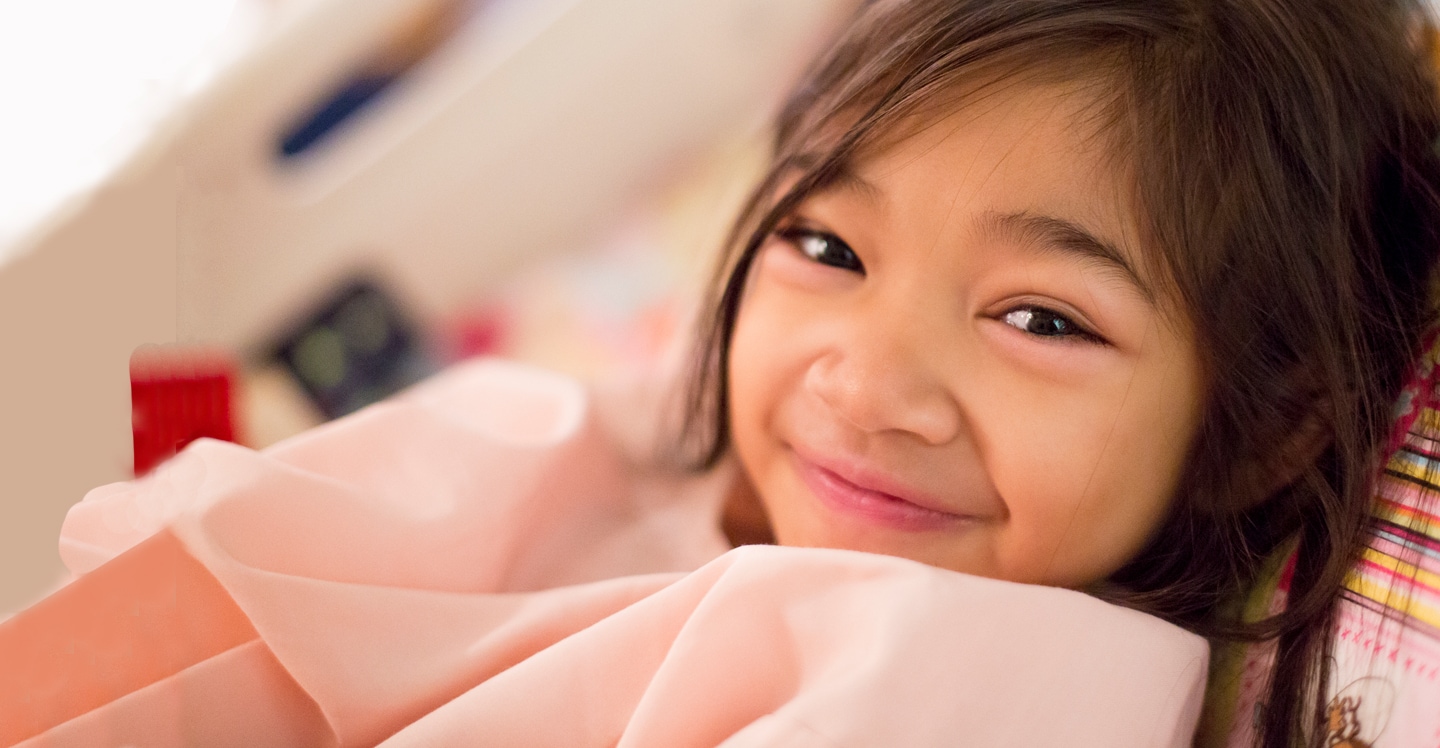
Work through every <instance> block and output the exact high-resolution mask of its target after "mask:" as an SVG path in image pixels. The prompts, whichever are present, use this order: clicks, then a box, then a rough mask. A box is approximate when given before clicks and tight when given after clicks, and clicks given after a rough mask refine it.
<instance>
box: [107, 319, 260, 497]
mask: <svg viewBox="0 0 1440 748" xmlns="http://www.w3.org/2000/svg"><path fill="white" fill-rule="evenodd" d="M234 382H235V364H234V362H233V361H232V360H231V358H230V357H229V356H227V355H225V354H224V353H221V352H218V351H214V350H209V349H193V348H182V347H171V348H167V347H160V346H146V347H142V348H140V349H139V350H137V351H135V353H134V354H132V355H131V357H130V405H131V420H130V426H131V430H132V431H133V432H134V435H135V475H137V476H139V475H144V474H145V473H147V472H149V471H150V470H151V469H152V468H154V467H155V466H156V465H158V464H160V463H161V462H164V461H165V460H167V459H169V458H170V457H172V456H174V455H175V453H176V452H178V451H180V450H181V449H184V447H185V445H186V444H189V443H190V442H192V441H195V440H196V439H199V438H201V437H210V438H212V439H221V440H224V441H230V442H233V441H236V440H237V439H236V433H235V431H236V429H235V418H234V412H233V407H232V392H233V390H234Z"/></svg>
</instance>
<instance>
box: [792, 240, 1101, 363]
mask: <svg viewBox="0 0 1440 748" xmlns="http://www.w3.org/2000/svg"><path fill="white" fill-rule="evenodd" d="M774 235H775V237H776V238H778V239H780V240H782V241H784V242H786V243H787V244H789V245H791V246H792V247H794V248H795V249H796V251H798V252H799V253H800V254H801V255H803V256H804V257H806V258H807V259H809V260H810V261H812V262H814V263H816V264H819V265H826V266H829V267H833V268H837V269H839V270H845V271H848V272H852V273H858V274H859V275H861V276H864V275H865V264H864V263H863V262H861V261H860V256H859V255H858V254H856V253H855V250H854V249H852V248H851V247H850V245H849V244H846V243H845V240H844V239H841V238H840V237H838V236H836V235H835V234H832V233H830V232H828V231H819V230H816V229H811V228H806V227H804V226H788V227H785V228H781V229H777V230H776V231H775V233H774ZM994 319H997V320H998V321H1000V322H1002V323H1004V324H1006V325H1009V326H1011V327H1013V328H1015V329H1017V330H1020V331H1021V332H1023V333H1025V334H1027V335H1030V336H1032V337H1035V338H1041V339H1044V340H1053V341H1055V342H1057V343H1091V344H1096V345H1109V342H1108V341H1106V340H1105V339H1104V338H1102V337H1101V336H1099V335H1097V334H1096V333H1094V332H1092V331H1091V330H1089V329H1088V328H1086V327H1085V326H1084V325H1082V324H1080V323H1078V322H1076V321H1075V320H1074V319H1072V318H1071V317H1070V316H1068V315H1066V314H1065V313H1063V312H1059V311H1056V310H1055V309H1051V308H1049V307H1046V306H1043V305H1040V304H1033V303H1031V304H1022V305H1018V306H1013V307H1010V308H1008V309H1006V310H1005V311H1003V312H1001V313H1000V314H999V315H997V316H996V317H994Z"/></svg>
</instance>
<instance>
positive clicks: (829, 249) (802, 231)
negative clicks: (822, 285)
mask: <svg viewBox="0 0 1440 748" xmlns="http://www.w3.org/2000/svg"><path fill="white" fill-rule="evenodd" d="M775 236H777V237H779V238H781V239H783V240H785V241H786V242H789V243H790V244H791V245H792V246H794V247H795V249H797V250H799V251H800V254H802V255H805V256H806V257H808V258H810V259H811V260H812V261H814V262H817V263H819V264H821V265H829V266H830V267H833V268H839V269H841V270H849V271H850V272H853V273H859V274H861V275H864V274H865V265H864V263H862V262H860V256H859V255H857V254H855V250H853V249H851V248H850V245H849V244H846V243H845V240H844V239H841V238H840V237H838V236H836V235H834V234H830V233H826V232H824V231H815V230H813V229H807V228H802V227H799V226H791V227H789V228H784V229H780V230H778V231H776V232H775Z"/></svg>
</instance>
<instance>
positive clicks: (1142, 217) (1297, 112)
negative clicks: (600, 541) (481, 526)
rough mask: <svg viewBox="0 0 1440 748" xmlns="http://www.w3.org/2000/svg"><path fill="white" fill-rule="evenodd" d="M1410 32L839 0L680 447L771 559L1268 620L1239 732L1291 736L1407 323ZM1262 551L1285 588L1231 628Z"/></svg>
mask: <svg viewBox="0 0 1440 748" xmlns="http://www.w3.org/2000/svg"><path fill="white" fill-rule="evenodd" d="M1425 18H1426V16H1425V14H1424V13H1423V12H1422V9H1421V8H1417V7H1414V6H1412V5H1411V4H1408V3H1404V2H1379V1H1371V0H1360V1H1356V0H1342V1H1340V2H1315V1H1313V0H1312V1H1306V2H1288V1H1286V0H1227V1H1225V2H1214V1H1211V0H1201V1H1192V0H1174V1H1170V0H1137V1H1136V2H1025V1H1021V2H1010V1H1001V2H984V1H976V0H971V1H968V2H946V1H943V0H908V1H905V0H901V1H886V0H877V1H876V2H872V3H868V4H867V5H866V7H865V8H864V10H863V11H862V12H861V14H860V16H859V19H858V20H857V22H856V23H855V24H854V25H853V26H852V27H851V28H850V29H849V32H848V33H847V34H846V35H845V36H844V38H843V39H841V40H840V42H839V43H838V45H837V46H836V47H835V48H834V49H833V50H832V51H831V53H830V54H829V55H828V56H827V57H826V58H825V59H824V60H822V61H821V62H820V64H819V65H818V66H817V67H816V68H815V69H814V72H813V74H812V75H811V76H810V78H809V79H808V80H807V81H806V82H805V83H804V85H802V86H801V87H800V89H799V90H798V91H797V92H796V94H795V95H794V96H793V97H792V98H791V99H790V101H789V102H788V103H787V105H786V107H785V109H784V112H783V114H782V115H781V117H780V121H779V127H778V137H777V142H776V151H775V158H774V160H773V162H772V167H771V169H770V171H769V173H768V174H767V175H766V178H765V181H764V183H763V184H762V185H761V187H760V188H759V189H758V190H757V191H756V193H755V195H754V198H753V199H752V201H751V203H750V204H749V207H748V208H747V210H746V212H745V215H744V216H743V217H742V219H741V222H740V224H739V226H738V228H737V233H736V237H737V238H738V241H736V242H733V244H734V245H735V250H734V252H733V253H732V255H731V256H730V257H729V258H727V262H728V265H727V270H726V272H725V276H724V278H725V279H724V283H723V286H722V287H721V289H720V290H719V292H718V295H717V300H716V302H715V304H714V309H715V313H714V315H713V316H712V317H711V319H710V323H709V328H708V336H707V337H706V338H705V341H704V356H703V359H702V364H701V367H700V369H699V376H698V377H697V378H696V380H695V382H696V386H695V388H694V390H693V393H692V399H691V404H692V408H691V413H692V419H691V426H692V434H700V435H702V436H703V438H702V440H701V443H702V448H703V451H704V455H705V462H706V463H707V464H708V463H713V462H714V461H715V460H717V459H718V458H719V457H720V456H721V455H722V454H724V453H726V451H727V450H728V449H730V448H731V447H733V449H734V451H735V453H736V455H737V456H738V458H739V460H740V462H741V463H742V464H743V465H744V467H745V469H746V472H747V474H748V475H749V477H750V478H751V482H752V484H753V485H754V487H755V490H756V492H757V494H758V497H759V501H760V503H761V504H762V505H763V507H764V509H765V514H766V516H768V518H769V520H770V528H771V529H773V531H774V533H775V537H776V539H778V541H779V542H780V543H782V544H796V545H821V546H831V547H841V548H857V549H863V550H868V551H875V552H879V553H887V554H893V555H898V556H904V557H907V558H913V559H916V560H920V561H924V562H926V563H929V564H933V565H937V566H941V567H945V568H950V569H956V570H959V571H965V572H969V573H974V574H980V575H984V576H993V577H998V578H1001V579H1011V580H1018V581H1026V582H1034V583H1040V584H1053V585H1061V586H1068V587H1075V588H1082V589H1088V590H1091V591H1092V592H1094V593H1095V594H1098V595H1100V596H1102V597H1103V598H1106V599H1110V600H1114V601H1117V602H1121V603H1122V604H1125V605H1130V606H1134V607H1136V608H1138V609H1141V610H1145V611H1148V612H1151V613H1154V614H1155V615H1158V616H1160V617H1162V618H1165V619H1166V620H1169V621H1173V622H1175V623H1177V624H1179V625H1181V626H1184V627H1186V628H1188V629H1190V630H1192V631H1197V632H1202V633H1204V634H1205V635H1207V636H1211V637H1214V638H1217V639H1220V640H1225V639H1255V638H1259V639H1269V638H1272V637H1276V638H1278V654H1277V656H1276V658H1275V662H1276V663H1277V664H1276V665H1275V668H1274V671H1273V673H1272V675H1271V677H1270V679H1269V688H1268V695H1267V696H1266V697H1265V698H1264V702H1265V704H1266V708H1265V709H1264V712H1263V718H1262V719H1261V720H1260V722H1261V724H1260V725H1259V733H1260V735H1261V737H1262V742H1263V744H1264V745H1267V746H1289V745H1294V744H1297V742H1299V741H1301V736H1305V735H1310V736H1312V739H1314V738H1318V737H1320V736H1319V735H1318V734H1317V733H1316V731H1315V730H1313V729H1312V728H1313V727H1314V726H1315V725H1317V724H1319V723H1320V720H1321V717H1322V715H1321V711H1322V709H1323V707H1324V705H1325V704H1326V699H1325V698H1324V694H1323V691H1324V684H1325V683H1327V680H1328V679H1327V654H1328V646H1327V643H1328V642H1329V641H1330V637H1331V635H1332V615H1333V612H1334V609H1335V606H1336V604H1337V601H1338V599H1339V597H1340V592H1341V588H1342V584H1343V582H1344V581H1345V580H1344V578H1345V575H1346V572H1347V570H1348V569H1349V568H1350V566H1351V565H1352V564H1353V563H1354V562H1355V560H1356V558H1357V555H1358V553H1359V549H1360V547H1361V546H1362V545H1363V542H1364V532H1363V531H1364V528H1365V525H1366V523H1367V517H1368V512H1369V508H1370V491H1371V490H1372V489H1371V486H1372V479H1373V476H1374V475H1375V472H1376V470H1377V458H1378V456H1379V454H1380V452H1381V449H1382V446H1383V444H1384V441H1385V437H1386V436H1387V434H1389V425H1390V421H1391V406H1392V403H1393V402H1394V400H1395V398H1396V396H1397V393H1398V392H1399V388H1400V385H1401V384H1402V381H1403V379H1404V376H1405V374H1406V372H1407V371H1408V370H1409V366H1410V363H1411V361H1412V360H1413V359H1414V358H1415V356H1416V355H1417V352H1418V350H1419V347H1418V344H1419V337H1420V335H1421V334H1422V332H1424V331H1425V329H1426V328H1427V327H1428V326H1429V325H1430V324H1431V323H1432V320H1433V318H1434V317H1433V305H1432V300H1431V298H1430V296H1429V291H1430V288H1431V286H1430V280H1431V277H1432V272H1433V264H1434V260H1435V256H1436V248H1437V238H1440V237H1437V232H1440V213H1437V187H1440V170H1437V160H1436V156H1435V148H1436V136H1437V132H1440V131H1437V119H1436V104H1435V96H1434V86H1435V84H1434V82H1433V79H1432V77H1431V75H1430V74H1429V61H1430V60H1429V57H1428V55H1429V54H1430V51H1429V50H1430V46H1429V45H1430V43H1431V37H1430V36H1429V34H1430V32H1429V26H1428V25H1427V24H1426V22H1425ZM718 414H725V415H726V416H727V417H717V415H718ZM704 424H708V426H706V425H704ZM1287 543H1298V551H1297V552H1296V555H1295V557H1294V559H1293V561H1292V563H1293V576H1292V577H1291V578H1290V581H1289V591H1288V596H1289V597H1288V607H1287V608H1285V609H1284V610H1283V611H1281V612H1278V613H1277V614H1276V615H1273V616H1269V617H1266V618H1264V620H1258V621H1242V620H1238V619H1237V617H1236V616H1234V615H1227V614H1226V613H1225V612H1224V611H1222V608H1221V603H1222V601H1225V600H1227V599H1233V598H1236V597H1238V596H1239V595H1240V593H1241V592H1242V591H1243V590H1244V589H1246V587H1247V585H1250V584H1252V583H1253V581H1254V580H1255V578H1256V575H1257V572H1258V571H1259V569H1260V567H1261V564H1262V562H1264V561H1265V560H1266V559H1267V558H1269V557H1272V556H1274V555H1276V554H1277V553H1278V552H1280V551H1282V550H1283V549H1287V548H1289V547H1290V546H1287V545H1286V544H1287Z"/></svg>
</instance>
